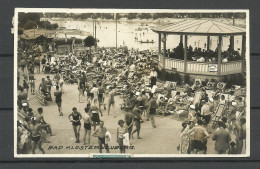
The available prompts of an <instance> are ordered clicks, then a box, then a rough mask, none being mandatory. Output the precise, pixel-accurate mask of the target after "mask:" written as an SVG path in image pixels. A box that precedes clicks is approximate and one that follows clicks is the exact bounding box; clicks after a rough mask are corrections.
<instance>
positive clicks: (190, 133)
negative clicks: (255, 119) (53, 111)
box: [17, 48, 246, 154]
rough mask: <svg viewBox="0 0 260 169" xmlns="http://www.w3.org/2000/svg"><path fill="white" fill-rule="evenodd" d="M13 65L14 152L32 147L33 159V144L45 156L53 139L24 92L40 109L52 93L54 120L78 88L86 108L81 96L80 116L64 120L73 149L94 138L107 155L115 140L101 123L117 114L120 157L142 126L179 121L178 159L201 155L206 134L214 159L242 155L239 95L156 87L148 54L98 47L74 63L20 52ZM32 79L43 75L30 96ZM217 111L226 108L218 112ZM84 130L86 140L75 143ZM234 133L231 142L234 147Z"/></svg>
mask: <svg viewBox="0 0 260 169" xmlns="http://www.w3.org/2000/svg"><path fill="white" fill-rule="evenodd" d="M31 51H33V50H31ZM18 61H19V70H18V79H17V80H18V90H19V92H18V98H17V100H18V102H17V105H18V119H19V120H18V121H17V127H18V134H17V136H18V137H17V139H18V140H17V143H18V153H28V149H30V148H29V147H31V149H32V153H35V148H36V146H37V145H38V147H39V150H40V151H42V153H44V150H43V148H42V142H43V141H44V142H48V139H46V134H50V135H53V133H52V128H51V125H50V124H48V123H47V122H46V121H45V120H44V116H43V108H41V107H39V108H38V110H37V111H38V113H34V111H33V110H32V108H31V107H30V98H29V97H28V93H29V92H31V95H34V94H36V97H37V99H38V100H39V102H40V103H41V104H45V102H46V100H47V101H53V100H52V94H51V93H52V92H53V93H54V94H53V95H54V97H55V103H56V104H57V108H58V114H59V116H63V115H64V111H68V110H63V109H62V97H65V96H64V95H65V94H66V91H64V89H63V86H64V85H77V86H78V93H79V95H78V96H79V98H78V102H79V104H83V103H84V101H83V98H84V97H85V98H87V99H86V100H87V102H85V104H86V107H85V109H84V111H85V112H84V113H80V112H79V111H78V110H77V107H72V113H70V114H69V116H68V120H69V121H70V122H71V124H72V129H73V132H74V134H75V139H76V141H75V142H76V143H81V141H83V144H84V145H91V143H90V137H92V136H94V137H97V138H98V145H99V152H100V153H102V149H103V146H104V148H105V149H106V152H107V153H109V147H108V144H109V141H110V140H111V137H112V136H111V133H110V132H109V130H108V129H107V128H106V127H105V123H109V121H103V120H102V116H104V115H110V114H111V113H112V114H113V116H114V117H115V118H116V117H117V116H119V113H122V112H124V113H125V114H124V119H120V120H118V128H117V129H116V131H117V132H116V133H117V134H116V140H117V143H118V146H119V149H120V153H126V147H127V146H129V145H130V140H131V139H132V138H134V135H135V133H136V134H137V138H138V139H140V138H141V125H142V123H144V122H145V121H151V126H152V128H156V127H157V125H156V117H157V116H161V117H163V118H164V117H165V116H169V117H171V118H173V119H175V118H176V117H177V120H182V121H183V123H182V125H183V129H182V130H181V136H180V145H179V146H178V147H177V148H178V149H179V152H180V153H182V154H192V153H195V154H196V153H205V154H206V153H207V140H208V139H209V138H210V137H211V133H212V137H211V138H212V140H213V141H215V143H216V144H215V150H216V154H228V153H229V154H240V153H241V151H242V148H243V146H245V144H244V141H245V139H246V134H245V133H246V132H245V131H246V129H245V124H246V119H245V116H246V111H245V103H244V101H243V99H244V96H238V95H237V94H235V91H234V90H233V89H231V90H230V91H229V92H228V93H227V92H225V90H224V88H223V86H222V88H218V87H216V88H214V89H212V88H210V89H209V88H208V86H203V85H202V83H201V81H199V80H197V81H196V80H195V81H194V84H192V85H190V84H186V85H183V86H177V85H176V83H173V82H167V83H165V82H162V83H161V82H158V74H157V71H158V69H157V60H156V59H155V58H153V57H152V55H151V53H149V51H147V52H141V51H138V50H133V49H131V50H116V49H109V48H107V49H106V48H100V49H98V50H97V52H94V51H89V52H86V53H84V55H81V56H75V55H74V54H72V53H70V54H64V55H58V54H56V53H55V52H53V51H52V50H49V51H48V52H47V53H43V52H41V51H39V50H35V51H33V52H28V51H24V52H22V54H21V58H20V59H19V60H18ZM35 73H45V74H46V78H42V79H41V83H40V85H39V86H38V88H36V89H38V90H36V89H35V80H36V78H35V76H34V75H35ZM51 76H53V79H51ZM20 78H21V79H23V82H22V83H21V82H20ZM21 84H22V85H21ZM52 86H54V87H55V90H54V91H52ZM209 91H211V93H209ZM117 95H119V96H120V98H121V99H122V100H123V103H122V104H121V105H120V107H121V110H122V112H117V111H115V108H114V107H115V104H118V102H116V99H115V97H117ZM221 106H223V107H224V108H223V109H222V110H219V109H220V107H221ZM104 112H107V113H106V114H104ZM219 112H220V114H218V113H219ZM82 123H83V127H84V135H83V140H81V139H82V138H81V137H80V130H81V124H82ZM213 126H214V127H213ZM92 128H93V133H92ZM212 128H214V129H212ZM91 133H92V135H91ZM232 134H234V135H235V140H234V139H233V140H232V138H231V135H232Z"/></svg>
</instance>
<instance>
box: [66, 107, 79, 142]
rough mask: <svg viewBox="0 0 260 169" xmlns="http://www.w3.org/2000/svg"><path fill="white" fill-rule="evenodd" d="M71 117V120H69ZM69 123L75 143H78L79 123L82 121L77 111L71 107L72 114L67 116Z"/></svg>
mask: <svg viewBox="0 0 260 169" xmlns="http://www.w3.org/2000/svg"><path fill="white" fill-rule="evenodd" d="M71 117H72V119H71ZM68 118H69V120H70V122H72V127H73V131H74V134H75V138H76V143H80V141H79V137H80V128H81V122H80V120H81V119H82V116H81V114H80V113H79V112H78V111H77V108H76V107H73V109H72V113H71V114H70V115H69V116H68Z"/></svg>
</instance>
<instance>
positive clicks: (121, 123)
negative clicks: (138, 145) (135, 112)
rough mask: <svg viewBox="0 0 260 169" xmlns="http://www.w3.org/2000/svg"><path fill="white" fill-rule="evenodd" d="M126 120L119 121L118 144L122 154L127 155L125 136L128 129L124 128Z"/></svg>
mask: <svg viewBox="0 0 260 169" xmlns="http://www.w3.org/2000/svg"><path fill="white" fill-rule="evenodd" d="M124 123H125V122H124V120H119V121H118V125H119V127H118V128H117V142H118V144H119V149H120V153H121V154H125V146H124V144H123V139H124V134H125V133H127V128H125V126H124Z"/></svg>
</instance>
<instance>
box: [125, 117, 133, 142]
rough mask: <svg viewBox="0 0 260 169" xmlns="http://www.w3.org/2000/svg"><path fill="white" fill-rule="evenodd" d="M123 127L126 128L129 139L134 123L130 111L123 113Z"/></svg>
mask: <svg viewBox="0 0 260 169" xmlns="http://www.w3.org/2000/svg"><path fill="white" fill-rule="evenodd" d="M125 123H126V124H125V127H126V128H127V131H128V134H129V140H130V138H131V134H132V130H133V125H134V114H133V113H132V112H126V114H125Z"/></svg>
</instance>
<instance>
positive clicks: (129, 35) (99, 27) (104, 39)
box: [50, 19, 242, 51]
mask: <svg viewBox="0 0 260 169" xmlns="http://www.w3.org/2000/svg"><path fill="white" fill-rule="evenodd" d="M176 21H177V19H176ZM222 21H223V19H222ZM225 21H226V22H227V23H228V20H225ZM50 22H51V23H58V25H59V27H64V28H67V29H77V30H83V31H86V32H88V33H89V34H90V35H93V21H89V20H88V21H82V20H81V21H80V20H79V21H76V20H64V19H63V20H61V19H58V20H51V19H50ZM162 24H166V23H165V22H163V23H162V22H161V23H158V22H153V21H146V22H141V21H140V22H128V21H122V22H117V46H118V47H120V46H127V47H128V49H130V48H134V49H139V50H147V49H148V50H154V51H156V50H158V34H157V33H155V32H153V31H152V28H154V27H157V26H161V25H162ZM138 28H139V29H140V28H141V29H142V30H138ZM63 36H64V37H63ZM73 36H74V37H77V38H82V39H83V38H85V37H80V35H78V36H77V35H76V36H75V35H73ZM60 37H61V38H65V35H60ZM96 37H97V39H99V42H98V46H99V47H116V22H115V21H111V20H110V21H101V20H99V21H97V22H96ZM234 39H235V40H234V41H235V42H234V49H235V50H237V49H239V48H241V45H242V40H241V39H242V37H241V36H235V38H234ZM147 40H149V41H153V42H154V43H140V42H138V41H147ZM179 42H180V36H179V35H168V36H167V49H171V50H172V49H173V48H175V47H176V46H178V44H179ZM206 43H207V37H206V36H188V46H189V45H191V46H192V47H193V48H195V47H199V48H202V49H205V48H206V46H205V44H206ZM217 43H218V38H217V37H211V44H210V46H211V49H212V50H215V49H216V47H217ZM228 45H229V37H228V36H227V37H223V44H222V50H227V48H228ZM240 51H241V50H240Z"/></svg>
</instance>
